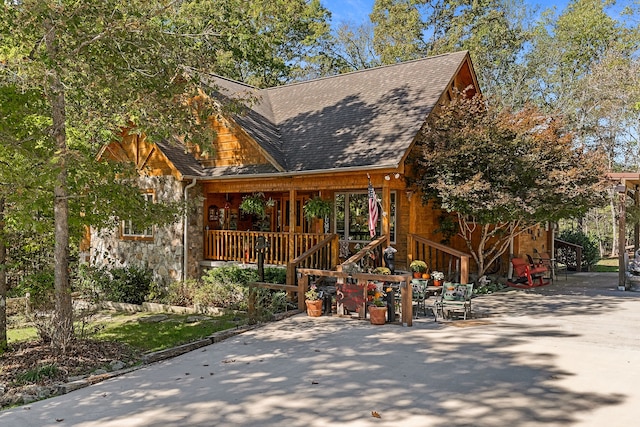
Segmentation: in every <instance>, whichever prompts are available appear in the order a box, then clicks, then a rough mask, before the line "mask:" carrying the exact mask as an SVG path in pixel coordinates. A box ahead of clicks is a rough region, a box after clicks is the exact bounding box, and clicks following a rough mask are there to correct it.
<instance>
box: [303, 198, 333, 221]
mask: <svg viewBox="0 0 640 427" xmlns="http://www.w3.org/2000/svg"><path fill="white" fill-rule="evenodd" d="M302 209H303V210H304V216H305V217H306V218H307V219H310V220H311V219H316V218H326V217H329V216H330V215H331V213H332V212H333V204H332V203H331V202H330V201H329V200H324V199H322V198H321V197H314V198H312V199H309V200H307V201H306V202H305V204H304V206H303V207H302Z"/></svg>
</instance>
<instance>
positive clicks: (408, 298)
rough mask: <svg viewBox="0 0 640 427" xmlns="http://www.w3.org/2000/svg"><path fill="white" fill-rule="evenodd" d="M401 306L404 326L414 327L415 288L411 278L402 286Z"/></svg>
mask: <svg viewBox="0 0 640 427" xmlns="http://www.w3.org/2000/svg"><path fill="white" fill-rule="evenodd" d="M400 304H401V306H402V325H403V326H405V325H406V326H413V287H412V286H411V277H408V278H407V279H406V281H405V282H404V283H402V284H401V285H400Z"/></svg>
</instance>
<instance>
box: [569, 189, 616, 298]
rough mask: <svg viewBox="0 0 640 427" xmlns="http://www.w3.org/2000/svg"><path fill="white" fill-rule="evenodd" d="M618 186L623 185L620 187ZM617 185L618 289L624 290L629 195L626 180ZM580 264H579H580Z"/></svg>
mask: <svg viewBox="0 0 640 427" xmlns="http://www.w3.org/2000/svg"><path fill="white" fill-rule="evenodd" d="M617 187H622V188H620V189H618V188H617ZM617 187H616V191H617V192H618V198H619V210H618V290H621V291H624V290H625V289H626V274H625V273H626V268H627V266H626V264H625V262H624V261H625V260H624V258H625V257H624V255H625V253H626V248H625V246H626V245H625V243H626V242H625V236H626V232H625V229H626V220H625V215H626V209H625V201H626V200H625V199H626V196H627V188H626V185H625V184H624V181H623V183H622V184H621V185H619V186H617ZM578 266H579V264H578Z"/></svg>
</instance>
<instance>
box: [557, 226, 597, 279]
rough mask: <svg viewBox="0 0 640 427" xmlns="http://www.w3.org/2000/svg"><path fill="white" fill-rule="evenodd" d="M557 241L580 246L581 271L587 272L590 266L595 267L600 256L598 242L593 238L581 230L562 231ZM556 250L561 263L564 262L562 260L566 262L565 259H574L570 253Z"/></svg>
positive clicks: (569, 263)
mask: <svg viewBox="0 0 640 427" xmlns="http://www.w3.org/2000/svg"><path fill="white" fill-rule="evenodd" d="M558 239H560V240H564V241H565V242H569V243H574V244H576V245H580V246H582V270H583V271H589V269H590V268H591V266H592V265H595V264H596V263H597V262H598V260H599V259H600V255H599V251H598V242H597V241H596V240H595V239H594V238H592V237H591V236H589V235H587V234H586V233H584V232H583V231H581V230H578V229H575V230H564V231H562V232H561V233H560V235H559V236H558ZM557 250H558V251H560V252H562V254H561V255H560V256H558V258H559V259H561V260H563V262H565V261H564V260H567V257H572V256H573V257H574V258H575V256H574V255H572V252H571V251H567V252H565V251H564V249H560V248H558V249H557ZM567 261H568V260H567ZM574 262H575V259H574ZM567 264H568V265H571V262H568V263H567Z"/></svg>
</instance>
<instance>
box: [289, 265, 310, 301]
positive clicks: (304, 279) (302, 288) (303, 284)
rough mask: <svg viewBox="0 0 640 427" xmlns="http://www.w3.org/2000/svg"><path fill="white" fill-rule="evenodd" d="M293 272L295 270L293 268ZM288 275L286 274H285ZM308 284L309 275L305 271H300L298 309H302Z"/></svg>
mask: <svg viewBox="0 0 640 427" xmlns="http://www.w3.org/2000/svg"><path fill="white" fill-rule="evenodd" d="M294 274H295V270H294ZM287 276H288V274H287ZM308 284H309V276H308V275H307V274H306V273H302V274H301V277H300V279H298V310H304V309H305V307H304V299H305V296H304V293H305V292H306V291H307V285H308Z"/></svg>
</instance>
